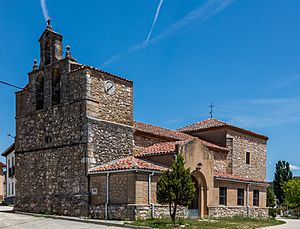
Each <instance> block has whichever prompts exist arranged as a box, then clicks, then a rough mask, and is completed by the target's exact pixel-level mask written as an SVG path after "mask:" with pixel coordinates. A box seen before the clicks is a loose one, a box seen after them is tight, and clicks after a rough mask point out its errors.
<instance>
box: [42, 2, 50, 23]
mask: <svg viewBox="0 0 300 229" xmlns="http://www.w3.org/2000/svg"><path fill="white" fill-rule="evenodd" d="M40 3H41V7H42V11H43V15H44V18H45V21H47V20H48V17H49V13H48V8H47V4H46V0H40Z"/></svg>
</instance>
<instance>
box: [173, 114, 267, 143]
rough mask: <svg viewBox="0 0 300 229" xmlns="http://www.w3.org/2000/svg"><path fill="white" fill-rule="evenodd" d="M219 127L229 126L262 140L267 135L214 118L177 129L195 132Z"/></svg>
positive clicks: (265, 138)
mask: <svg viewBox="0 0 300 229" xmlns="http://www.w3.org/2000/svg"><path fill="white" fill-rule="evenodd" d="M221 127H229V128H231V129H234V130H237V131H240V132H242V133H246V134H249V135H252V136H255V137H258V138H262V139H264V140H268V137H266V136H264V135H261V134H258V133H255V132H252V131H249V130H246V129H243V128H240V127H237V126H234V125H231V124H229V123H226V122H223V121H220V120H218V119H215V118H211V119H207V120H204V121H201V122H196V123H193V124H190V125H187V126H185V127H181V128H179V129H177V130H178V131H181V132H184V133H191V132H195V131H205V130H208V129H213V128H221Z"/></svg>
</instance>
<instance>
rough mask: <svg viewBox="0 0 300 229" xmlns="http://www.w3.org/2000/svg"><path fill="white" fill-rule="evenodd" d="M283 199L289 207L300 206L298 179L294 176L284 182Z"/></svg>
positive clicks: (299, 180)
mask: <svg viewBox="0 0 300 229" xmlns="http://www.w3.org/2000/svg"><path fill="white" fill-rule="evenodd" d="M282 189H283V193H284V200H285V202H286V203H287V205H288V206H289V207H291V208H297V207H300V179H299V178H294V179H292V180H289V181H287V182H286V183H284V185H283V187H282Z"/></svg>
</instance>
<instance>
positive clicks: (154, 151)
mask: <svg viewBox="0 0 300 229" xmlns="http://www.w3.org/2000/svg"><path fill="white" fill-rule="evenodd" d="M188 141H189V140H187V141H175V142H163V143H157V144H154V145H152V146H149V147H146V148H144V149H143V150H142V152H140V153H139V154H138V155H136V157H145V156H157V155H165V154H171V153H173V152H175V151H176V146H177V145H182V144H185V143H187V142H188Z"/></svg>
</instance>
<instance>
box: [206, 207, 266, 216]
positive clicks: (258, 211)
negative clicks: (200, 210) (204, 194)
mask: <svg viewBox="0 0 300 229" xmlns="http://www.w3.org/2000/svg"><path fill="white" fill-rule="evenodd" d="M208 212H209V216H210V217H212V218H224V217H232V216H243V217H246V216H247V208H246V207H208ZM249 216H250V217H255V218H267V217H268V216H269V213H268V208H249Z"/></svg>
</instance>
